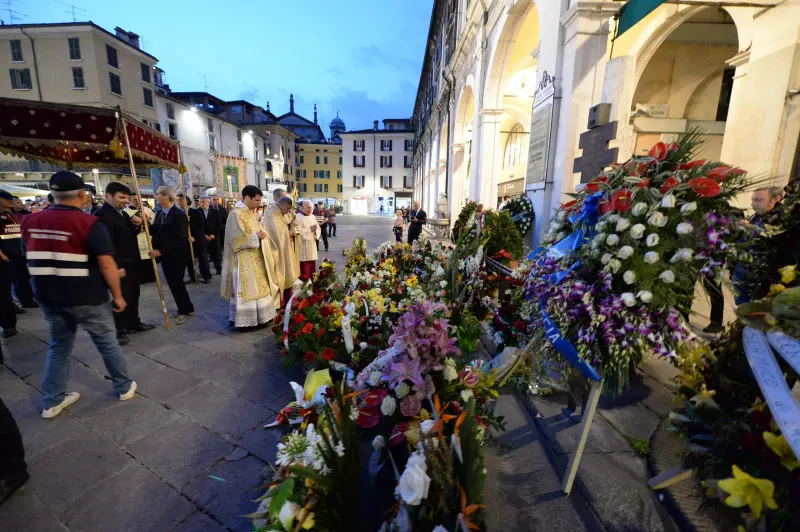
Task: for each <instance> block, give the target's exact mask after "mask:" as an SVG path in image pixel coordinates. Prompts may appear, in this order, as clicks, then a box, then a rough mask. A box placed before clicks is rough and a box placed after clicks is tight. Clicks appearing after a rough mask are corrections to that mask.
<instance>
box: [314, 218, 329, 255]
mask: <svg viewBox="0 0 800 532" xmlns="http://www.w3.org/2000/svg"><path fill="white" fill-rule="evenodd" d="M320 228H321V229H322V231H320V236H321V237H322V243H323V244H325V251H328V223H327V222H325V223H324V224H322V225H321V226H320ZM317 251H319V240H317Z"/></svg>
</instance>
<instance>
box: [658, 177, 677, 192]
mask: <svg viewBox="0 0 800 532" xmlns="http://www.w3.org/2000/svg"><path fill="white" fill-rule="evenodd" d="M680 183H681V182H680V181H678V178H677V177H675V176H674V175H671V176H669V179H667V180H666V181H664V183H663V184H662V185H661V193H662V194H666V193H667V192H669V191H670V190H672V189H673V188H675V187H677V186H678V185H680Z"/></svg>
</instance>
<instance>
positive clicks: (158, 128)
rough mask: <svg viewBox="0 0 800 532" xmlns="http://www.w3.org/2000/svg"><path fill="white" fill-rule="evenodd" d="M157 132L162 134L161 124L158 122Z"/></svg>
mask: <svg viewBox="0 0 800 532" xmlns="http://www.w3.org/2000/svg"><path fill="white" fill-rule="evenodd" d="M156 131H158V132H159V133H161V124H159V123H158V122H156Z"/></svg>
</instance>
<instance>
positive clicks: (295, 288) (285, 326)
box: [283, 281, 303, 349]
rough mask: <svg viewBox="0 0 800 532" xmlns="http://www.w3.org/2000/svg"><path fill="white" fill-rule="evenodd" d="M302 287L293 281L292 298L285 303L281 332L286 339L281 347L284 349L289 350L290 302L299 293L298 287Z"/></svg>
mask: <svg viewBox="0 0 800 532" xmlns="http://www.w3.org/2000/svg"><path fill="white" fill-rule="evenodd" d="M302 286H303V283H301V282H299V281H295V282H294V286H293V287H292V297H290V298H289V301H287V302H286V312H285V313H284V315H283V332H284V333H285V334H286V337H285V338H284V339H283V346H284V347H285V348H286V349H289V316H290V315H291V313H292V302H293V301H294V296H296V295H297V293H298V292H300V287H302Z"/></svg>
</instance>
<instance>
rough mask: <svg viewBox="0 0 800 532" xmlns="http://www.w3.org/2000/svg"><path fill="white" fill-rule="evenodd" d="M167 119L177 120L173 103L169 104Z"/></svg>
mask: <svg viewBox="0 0 800 532" xmlns="http://www.w3.org/2000/svg"><path fill="white" fill-rule="evenodd" d="M167 118H169V119H170V120H175V107H174V106H173V105H172V104H171V103H167Z"/></svg>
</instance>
